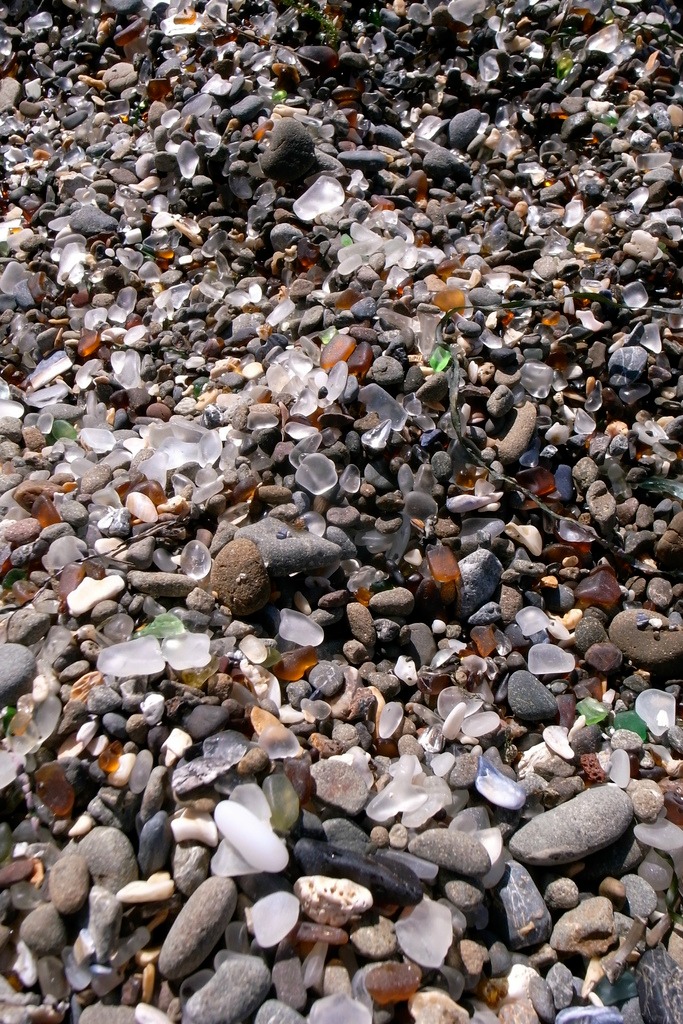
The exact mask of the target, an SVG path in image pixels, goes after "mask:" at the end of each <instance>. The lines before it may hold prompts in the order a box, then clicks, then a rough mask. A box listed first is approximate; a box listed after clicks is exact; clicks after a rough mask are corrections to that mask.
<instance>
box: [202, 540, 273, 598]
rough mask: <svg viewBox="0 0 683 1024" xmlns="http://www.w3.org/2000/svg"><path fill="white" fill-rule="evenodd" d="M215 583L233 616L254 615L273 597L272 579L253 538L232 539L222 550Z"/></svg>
mask: <svg viewBox="0 0 683 1024" xmlns="http://www.w3.org/2000/svg"><path fill="white" fill-rule="evenodd" d="M211 586H212V588H213V589H214V590H215V591H216V594H217V595H218V599H219V601H221V603H222V604H224V605H227V607H228V608H230V610H231V611H232V613H233V615H253V614H254V612H257V611H260V609H261V608H264V607H265V605H267V604H268V601H269V600H270V579H269V577H268V573H267V572H266V568H265V566H264V564H263V559H262V558H261V555H260V553H259V549H258V548H257V547H256V545H255V544H254V542H253V541H251V540H247V539H246V538H245V537H242V538H238V539H237V540H231V541H230V542H229V543H228V544H226V545H225V547H224V548H221V550H220V551H219V552H218V555H217V556H216V558H215V560H214V563H213V568H212V570H211Z"/></svg>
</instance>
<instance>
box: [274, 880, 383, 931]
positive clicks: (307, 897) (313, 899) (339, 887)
mask: <svg viewBox="0 0 683 1024" xmlns="http://www.w3.org/2000/svg"><path fill="white" fill-rule="evenodd" d="M294 892H295V893H296V895H297V896H298V897H299V900H300V902H301V908H302V910H303V911H304V913H305V914H307V916H308V917H310V918H311V920H312V921H316V922H317V923H318V924H329V925H332V926H333V927H341V926H342V925H345V924H346V923H347V921H349V920H350V919H351V918H352V917H357V916H358V915H359V914H362V913H364V912H365V911H366V910H369V909H370V907H371V906H372V902H373V901H372V893H371V892H370V890H369V889H366V888H365V886H364V885H359V884H358V883H357V882H352V881H351V880H350V879H348V878H328V877H327V876H326V875H302V877H301V878H299V879H297V881H296V882H295V883H294Z"/></svg>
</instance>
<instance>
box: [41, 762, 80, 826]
mask: <svg viewBox="0 0 683 1024" xmlns="http://www.w3.org/2000/svg"><path fill="white" fill-rule="evenodd" d="M35 780H36V793H37V794H38V796H39V797H40V799H41V800H42V801H43V803H44V804H45V806H46V807H49V809H50V810H51V811H52V813H53V814H54V815H55V817H56V818H68V817H69V815H70V814H71V812H72V810H73V806H74V800H75V798H76V794H75V793H74V788H73V786H72V785H71V783H70V782H69V780H68V779H67V777H66V775H65V774H64V769H63V768H62V766H61V765H60V764H58V763H57V762H56V761H51V762H50V764H44V765H42V767H40V768H39V769H38V771H37V772H36V774H35Z"/></svg>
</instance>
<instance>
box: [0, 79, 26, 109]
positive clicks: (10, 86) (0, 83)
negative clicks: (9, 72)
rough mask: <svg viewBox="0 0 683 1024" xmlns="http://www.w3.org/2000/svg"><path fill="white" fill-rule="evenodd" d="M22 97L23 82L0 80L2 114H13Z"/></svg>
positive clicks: (0, 107)
mask: <svg viewBox="0 0 683 1024" xmlns="http://www.w3.org/2000/svg"><path fill="white" fill-rule="evenodd" d="M20 97H21V82H19V81H17V79H16V78H3V79H0V114H9V113H11V112H12V111H13V110H14V109H15V108H16V106H17V104H18V103H19V99H20Z"/></svg>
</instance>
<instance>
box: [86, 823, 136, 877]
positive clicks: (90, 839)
mask: <svg viewBox="0 0 683 1024" xmlns="http://www.w3.org/2000/svg"><path fill="white" fill-rule="evenodd" d="M78 853H79V855H80V856H81V857H82V858H83V859H84V860H85V862H86V864H87V866H88V871H89V872H90V874H91V876H92V878H93V879H94V881H95V883H96V884H97V885H100V886H102V887H103V888H104V889H108V890H109V892H117V891H118V890H119V889H122V888H123V887H124V886H125V885H127V884H128V883H129V882H134V881H135V880H136V879H137V877H138V865H137V861H136V859H135V853H134V851H133V847H132V845H131V842H130V840H129V839H128V837H127V836H125V835H124V834H123V832H121V831H119V829H116V828H110V827H108V826H103V825H101V826H97V827H96V828H93V830H92V831H91V832H89V833H88V835H87V836H85V837H84V838H83V839H82V840H81V842H80V843H79V844H78Z"/></svg>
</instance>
